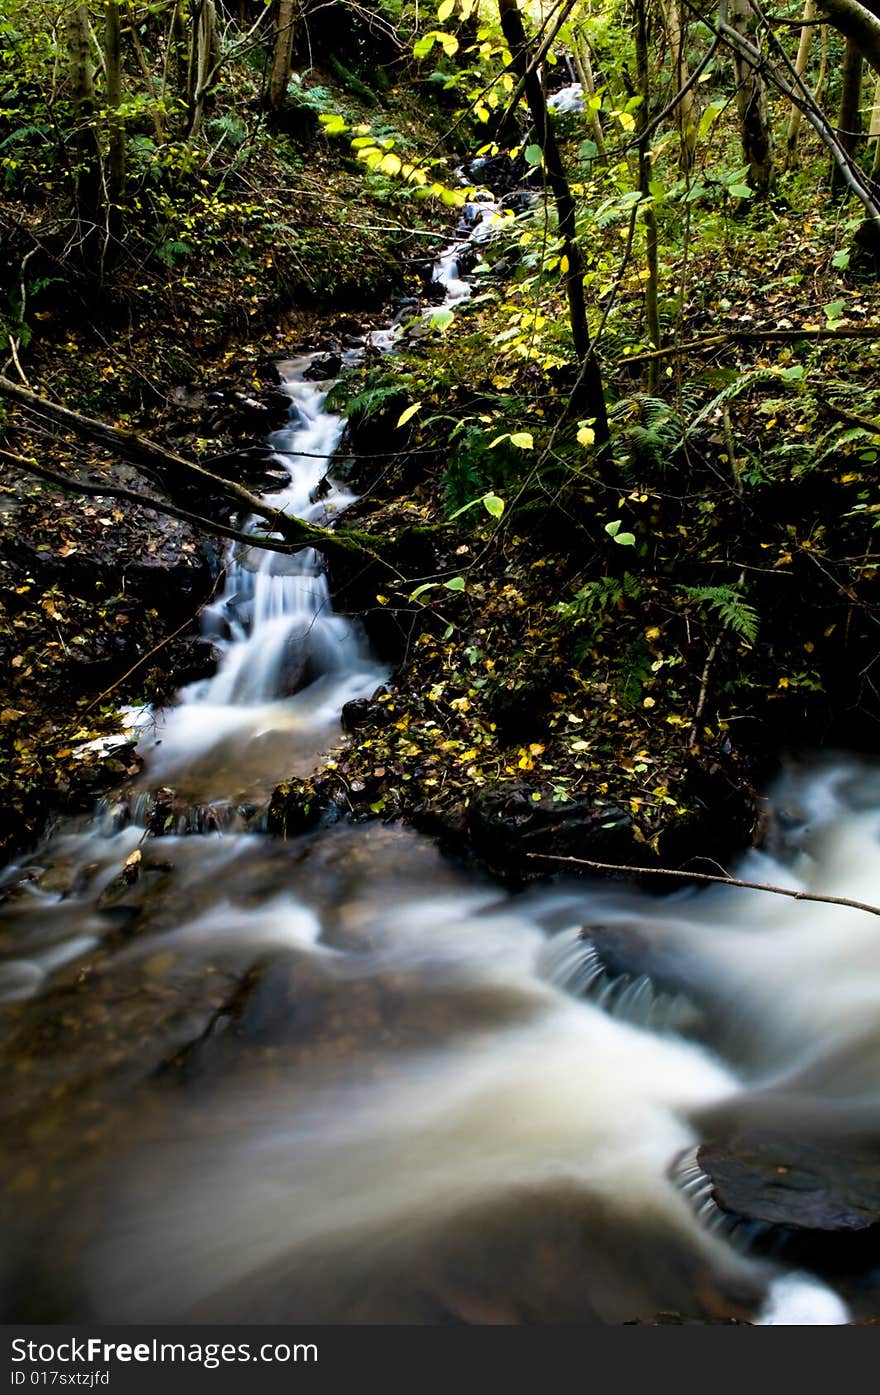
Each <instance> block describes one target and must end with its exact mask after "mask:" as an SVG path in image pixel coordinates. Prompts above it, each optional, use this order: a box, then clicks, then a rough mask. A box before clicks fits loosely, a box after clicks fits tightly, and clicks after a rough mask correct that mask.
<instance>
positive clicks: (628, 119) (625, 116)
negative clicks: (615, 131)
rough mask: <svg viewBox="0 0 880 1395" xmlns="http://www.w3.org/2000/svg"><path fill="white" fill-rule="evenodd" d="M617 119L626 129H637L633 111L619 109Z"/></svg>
mask: <svg viewBox="0 0 880 1395" xmlns="http://www.w3.org/2000/svg"><path fill="white" fill-rule="evenodd" d="M617 119H618V121H619V122H620V124H621V126H622V127H623V129H624V130H625V131H634V130H635V129H636V122H635V117H634V116H633V115H632V112H629V111H619V112H618V113H617Z"/></svg>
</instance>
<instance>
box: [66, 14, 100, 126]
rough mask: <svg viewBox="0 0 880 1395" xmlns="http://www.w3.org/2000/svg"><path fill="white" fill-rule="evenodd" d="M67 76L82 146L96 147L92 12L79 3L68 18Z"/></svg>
mask: <svg viewBox="0 0 880 1395" xmlns="http://www.w3.org/2000/svg"><path fill="white" fill-rule="evenodd" d="M67 76H68V81H69V83H70V98H71V102H72V104H73V115H74V120H75V121H76V132H75V135H76V140H77V144H78V145H79V147H80V150H82V151H85V150H91V149H94V133H93V130H92V121H93V120H94V116H95V71H94V68H93V66H92V54H91V47H90V44H89V12H88V10H87V8H86V6H85V5H77V6H76V7H75V8H74V9H72V10H71V11H70V14H69V15H68V19H67Z"/></svg>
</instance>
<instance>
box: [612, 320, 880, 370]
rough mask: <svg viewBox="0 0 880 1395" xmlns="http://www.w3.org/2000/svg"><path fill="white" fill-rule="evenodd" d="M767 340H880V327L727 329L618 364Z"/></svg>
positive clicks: (672, 356)
mask: <svg viewBox="0 0 880 1395" xmlns="http://www.w3.org/2000/svg"><path fill="white" fill-rule="evenodd" d="M767 339H771V340H783V341H787V340H797V339H880V325H844V326H843V328H841V329H729V330H725V331H724V333H723V334H710V335H707V336H706V338H704V339H686V340H685V341H684V342H683V343H681V344H667V345H666V347H665V348H662V349H650V350H647V351H646V352H645V353H643V354H629V355H627V357H626V358H623V359H621V360H620V364H621V367H625V366H626V365H627V364H630V363H651V362H652V361H653V360H655V359H658V358H675V356H676V355H677V354H686V353H704V352H706V351H708V350H710V349H718V348H721V347H722V346H723V345H724V344H728V343H741V344H753V343H754V344H760V343H763V341H764V340H767Z"/></svg>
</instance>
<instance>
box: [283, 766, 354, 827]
mask: <svg viewBox="0 0 880 1395" xmlns="http://www.w3.org/2000/svg"><path fill="white" fill-rule="evenodd" d="M343 800H344V795H343V791H342V790H341V789H340V787H339V786H338V785H337V784H336V783H335V782H333V781H331V780H328V779H324V780H314V781H313V780H288V781H285V783H284V784H282V785H278V786H277V788H276V789H275V790H274V791H273V792H272V799H271V802H270V804H269V809H268V812H267V815H266V830H267V832H268V833H271V834H274V835H276V836H277V837H281V838H296V837H298V836H299V835H300V834H302V833H310V832H312V831H313V830H314V829H318V828H330V827H331V826H332V825H333V824H335V823H338V822H339V820H340V819H342V818H344V817H345V814H346V812H347V811H346V808H345V805H344V802H343Z"/></svg>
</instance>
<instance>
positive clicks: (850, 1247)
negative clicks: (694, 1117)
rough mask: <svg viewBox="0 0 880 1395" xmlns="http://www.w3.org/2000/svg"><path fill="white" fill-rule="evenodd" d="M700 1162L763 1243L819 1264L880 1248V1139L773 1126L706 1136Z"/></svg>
mask: <svg viewBox="0 0 880 1395" xmlns="http://www.w3.org/2000/svg"><path fill="white" fill-rule="evenodd" d="M697 1162H698V1164H699V1166H700V1167H701V1168H702V1170H703V1172H705V1173H706V1175H707V1176H708V1177H709V1178H710V1179H711V1182H712V1195H713V1198H714V1200H715V1202H716V1204H717V1205H718V1206H719V1207H720V1208H721V1210H722V1211H724V1212H726V1213H728V1215H729V1216H731V1217H734V1218H735V1219H736V1220H737V1221H739V1222H742V1223H743V1224H744V1225H747V1226H749V1228H750V1238H751V1240H752V1243H753V1244H755V1245H756V1246H757V1247H758V1248H759V1249H764V1250H769V1251H772V1253H774V1254H784V1255H786V1257H789V1256H790V1257H791V1258H792V1259H795V1260H797V1261H798V1262H802V1263H807V1264H811V1265H815V1266H817V1267H820V1268H830V1269H840V1268H843V1269H847V1268H850V1267H852V1268H860V1267H862V1266H863V1265H864V1264H865V1263H866V1262H869V1261H870V1262H871V1263H876V1257H877V1254H878V1253H880V1248H878V1247H880V1142H878V1141H877V1140H875V1139H872V1140H867V1141H866V1140H859V1139H847V1138H843V1139H839V1138H820V1139H818V1140H815V1139H814V1140H810V1139H805V1138H803V1137H799V1136H793V1135H785V1134H781V1133H780V1134H776V1133H773V1132H770V1131H766V1132H765V1131H757V1130H755V1131H751V1132H742V1133H738V1134H733V1135H732V1136H730V1137H728V1138H725V1139H723V1140H715V1141H710V1142H707V1143H704V1144H703V1145H702V1146H701V1148H700V1149H699V1151H698V1153H697Z"/></svg>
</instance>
